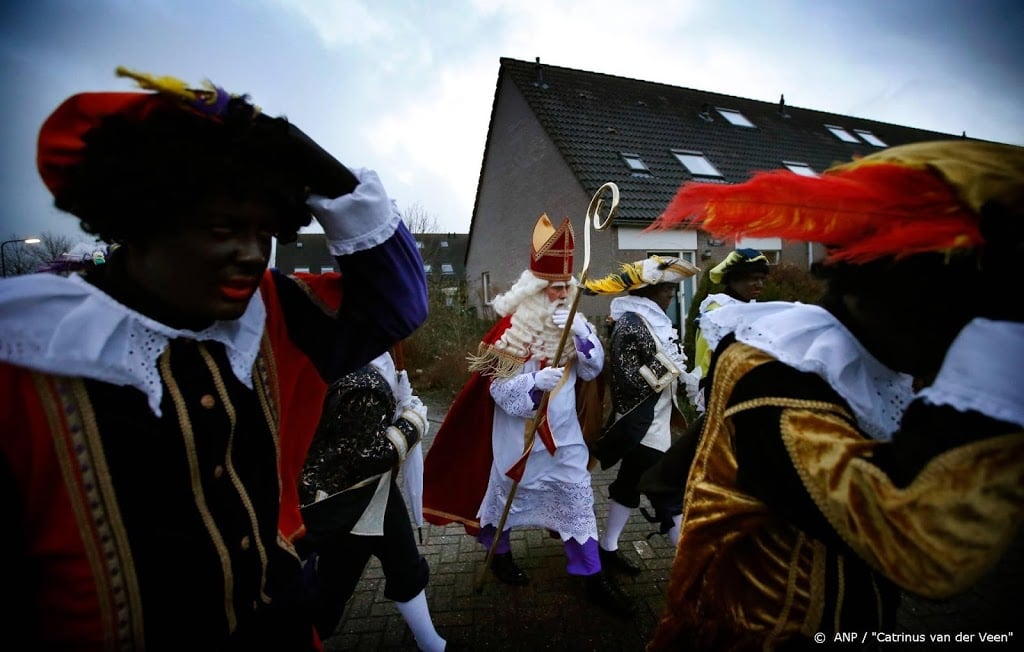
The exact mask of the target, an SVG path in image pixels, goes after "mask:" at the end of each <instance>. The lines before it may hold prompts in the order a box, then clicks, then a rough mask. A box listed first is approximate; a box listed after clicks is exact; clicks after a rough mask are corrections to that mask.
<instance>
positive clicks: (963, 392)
mask: <svg viewBox="0 0 1024 652" xmlns="http://www.w3.org/2000/svg"><path fill="white" fill-rule="evenodd" d="M1021 362H1024V324H1022V323H1019V322H1008V321H992V320H989V319H980V318H979V319H975V320H974V321H972V322H971V323H969V324H967V326H965V327H964V329H963V330H962V331H960V335H958V336H957V338H956V340H954V341H953V345H952V346H950V347H949V351H947V352H946V359H945V360H943V362H942V369H940V370H939V375H938V376H937V377H936V378H935V382H934V383H932V385H931V386H930V387H926V388H925V389H923V390H921V392H920V394H919V396H920V397H921V398H923V399H924V400H925V402H927V403H931V404H932V405H949V406H952V407H954V408H956V409H957V410H960V411H961V412H966V411H968V410H974V411H975V412H981V413H982V414H984V415H987V416H990V417H992V418H994V419H999V420H1000V421H1007V422H1009V423H1014V424H1016V425H1018V426H1021V427H1024V383H1021V382H1020V376H1021V372H1020V365H1021Z"/></svg>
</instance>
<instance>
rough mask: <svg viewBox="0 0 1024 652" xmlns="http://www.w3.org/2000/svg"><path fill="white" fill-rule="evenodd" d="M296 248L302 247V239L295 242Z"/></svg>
mask: <svg viewBox="0 0 1024 652" xmlns="http://www.w3.org/2000/svg"><path fill="white" fill-rule="evenodd" d="M295 248H296V249H302V240H299V241H298V242H296V243H295Z"/></svg>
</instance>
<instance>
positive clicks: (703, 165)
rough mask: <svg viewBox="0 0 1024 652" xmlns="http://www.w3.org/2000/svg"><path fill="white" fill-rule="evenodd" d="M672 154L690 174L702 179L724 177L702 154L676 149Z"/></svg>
mask: <svg viewBox="0 0 1024 652" xmlns="http://www.w3.org/2000/svg"><path fill="white" fill-rule="evenodd" d="M672 154H673V155H674V156H675V157H676V158H677V159H679V162H680V163H682V164H683V167H685V168H686V169H687V170H689V171H690V174H693V175H695V176H700V177H720V176H722V173H721V172H719V171H718V170H717V169H716V168H715V166H714V165H711V161H709V160H707V159H706V158H705V157H704V155H703V154H701V153H700V152H691V151H687V150H680V149H674V150H672Z"/></svg>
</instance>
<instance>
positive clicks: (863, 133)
mask: <svg viewBox="0 0 1024 652" xmlns="http://www.w3.org/2000/svg"><path fill="white" fill-rule="evenodd" d="M854 132H856V134H857V135H858V136H860V137H861V138H863V139H864V140H866V141H867V142H868V144H870V145H874V146H875V147H888V145H887V144H886V142H885V141H884V140H882V139H881V138H879V137H878V136H876V135H874V134H873V133H871V132H870V131H868V130H867V129H854Z"/></svg>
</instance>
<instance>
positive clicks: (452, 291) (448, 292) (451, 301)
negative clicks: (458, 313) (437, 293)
mask: <svg viewBox="0 0 1024 652" xmlns="http://www.w3.org/2000/svg"><path fill="white" fill-rule="evenodd" d="M458 291H459V288H443V289H442V290H441V294H442V295H444V305H445V306H447V307H449V308H450V307H452V306H454V305H455V295H456V294H457V293H458Z"/></svg>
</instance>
